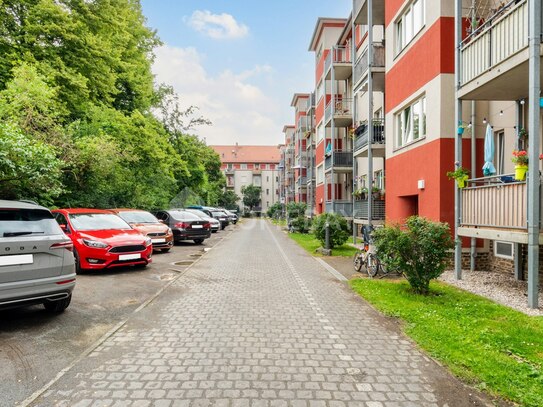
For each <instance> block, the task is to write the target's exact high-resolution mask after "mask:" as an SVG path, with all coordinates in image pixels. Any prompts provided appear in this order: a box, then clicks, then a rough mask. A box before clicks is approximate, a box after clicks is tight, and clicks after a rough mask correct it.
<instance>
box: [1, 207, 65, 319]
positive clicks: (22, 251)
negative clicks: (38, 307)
mask: <svg viewBox="0 0 543 407" xmlns="http://www.w3.org/2000/svg"><path fill="white" fill-rule="evenodd" d="M72 250H73V244H72V241H71V240H70V239H69V238H68V237H67V236H66V235H65V234H64V232H63V231H62V230H61V228H60V227H59V225H58V224H57V222H56V221H55V218H54V217H53V215H52V214H51V212H50V211H49V210H48V209H47V208H44V207H42V206H39V205H36V204H32V203H26V202H18V201H3V200H0V308H13V307H18V306H25V305H31V304H43V305H44V306H45V308H46V309H47V310H49V311H52V312H62V311H64V310H65V309H66V308H67V307H68V305H70V301H71V298H72V290H73V289H74V287H75V262H74V256H73V253H72Z"/></svg>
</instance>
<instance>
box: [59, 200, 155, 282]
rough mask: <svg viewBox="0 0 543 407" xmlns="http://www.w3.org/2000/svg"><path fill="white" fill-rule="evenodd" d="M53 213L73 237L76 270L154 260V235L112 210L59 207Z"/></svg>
mask: <svg viewBox="0 0 543 407" xmlns="http://www.w3.org/2000/svg"><path fill="white" fill-rule="evenodd" d="M53 214H54V216H55V219H56V220H57V222H58V224H59V225H60V227H61V229H62V230H64V232H65V233H66V234H67V235H68V236H69V237H70V239H72V242H73V244H74V256H75V266H76V272H78V273H79V272H81V271H83V270H105V269H110V268H114V267H122V266H147V264H149V263H150V262H151V261H152V260H151V256H152V254H153V246H152V241H151V238H150V237H147V236H144V235H142V234H141V233H140V232H138V231H137V230H136V229H133V228H132V227H131V226H130V225H129V224H128V223H126V222H125V221H124V220H123V219H121V218H120V217H119V216H117V215H116V214H114V213H113V212H111V211H105V210H100V209H58V210H54V211H53Z"/></svg>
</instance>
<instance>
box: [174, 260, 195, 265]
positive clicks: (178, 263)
mask: <svg viewBox="0 0 543 407" xmlns="http://www.w3.org/2000/svg"><path fill="white" fill-rule="evenodd" d="M192 263H194V262H193V261H192V260H183V261H176V262H175V263H174V264H175V265H176V266H190V265H191V264H192Z"/></svg>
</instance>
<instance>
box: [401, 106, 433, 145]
mask: <svg viewBox="0 0 543 407" xmlns="http://www.w3.org/2000/svg"><path fill="white" fill-rule="evenodd" d="M426 105H427V103H426V96H422V97H420V98H418V99H417V100H415V101H414V102H413V103H411V104H409V105H407V106H405V107H404V108H403V109H402V110H400V111H399V112H398V113H396V115H395V117H394V120H395V122H396V126H395V131H396V137H395V146H396V148H397V149H398V148H402V147H405V146H407V145H409V144H411V143H415V142H417V141H419V140H422V139H424V138H426V134H427V132H428V128H427V127H428V124H427V114H426ZM417 116H418V117H417ZM415 119H416V120H415ZM415 124H416V126H415Z"/></svg>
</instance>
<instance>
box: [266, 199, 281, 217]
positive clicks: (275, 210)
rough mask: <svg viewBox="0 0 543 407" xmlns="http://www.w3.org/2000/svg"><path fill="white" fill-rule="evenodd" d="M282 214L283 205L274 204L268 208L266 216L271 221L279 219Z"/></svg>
mask: <svg viewBox="0 0 543 407" xmlns="http://www.w3.org/2000/svg"><path fill="white" fill-rule="evenodd" d="M282 214H283V205H281V203H280V202H275V203H274V204H273V205H272V206H270V207H269V208H268V212H267V215H268V217H269V218H271V219H279V218H280V217H281V215H282Z"/></svg>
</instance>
